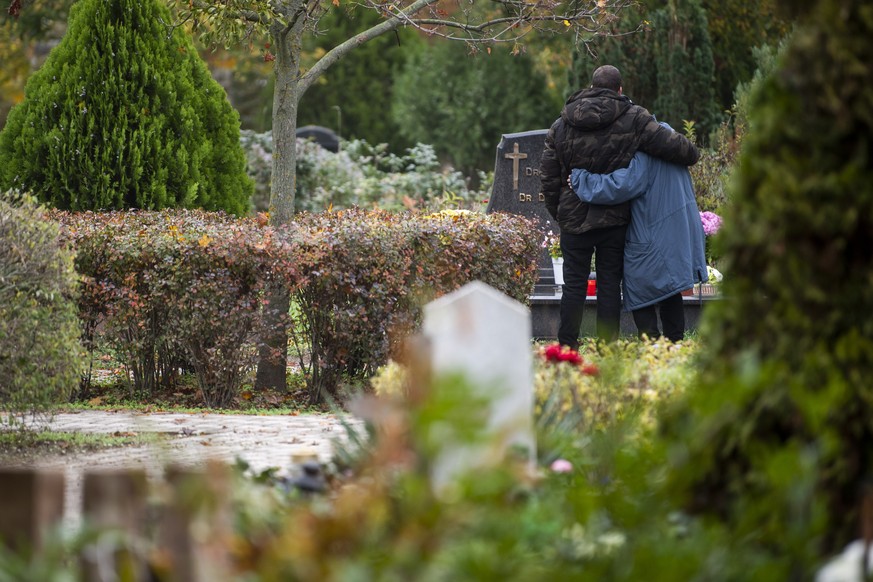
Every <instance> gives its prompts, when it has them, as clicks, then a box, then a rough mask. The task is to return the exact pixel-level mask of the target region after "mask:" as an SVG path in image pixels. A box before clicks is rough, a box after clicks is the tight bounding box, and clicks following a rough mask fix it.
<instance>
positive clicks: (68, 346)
mask: <svg viewBox="0 0 873 582" xmlns="http://www.w3.org/2000/svg"><path fill="white" fill-rule="evenodd" d="M58 230H59V229H58V225H57V224H55V223H54V222H52V221H49V220H46V219H45V218H44V217H43V215H42V211H41V210H40V209H39V208H38V207H37V206H35V204H34V203H33V202H32V201H31V200H30V199H28V198H23V197H18V196H11V195H9V194H3V195H0V409H2V410H3V411H4V412H6V413H8V414H9V416H8V417H7V418H6V420H7V421H8V422H9V423H10V424H11V423H14V422H15V421H16V420H17V419H16V417H17V416H24V415H26V414H33V415H38V414H42V413H46V412H48V411H49V410H50V409H51V406H52V405H53V404H56V403H58V402H60V401H63V400H65V399H66V398H67V397H68V396H69V394H70V392H71V390H72V388H73V387H74V386H75V384H76V379H77V377H78V374H79V369H80V367H81V363H82V350H81V346H80V344H79V341H78V336H79V331H78V327H77V325H76V307H75V300H74V297H75V291H76V276H75V272H74V270H73V257H72V254H71V253H70V252H69V251H67V250H66V249H64V248H62V247H61V246H60V245H59V242H58ZM3 421H4V418H3V417H0V424H2V423H3Z"/></svg>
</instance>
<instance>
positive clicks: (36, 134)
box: [0, 0, 252, 214]
mask: <svg viewBox="0 0 873 582" xmlns="http://www.w3.org/2000/svg"><path fill="white" fill-rule="evenodd" d="M170 22H172V17H171V15H170V12H169V9H168V8H167V7H166V6H165V5H163V4H161V3H160V2H158V1H157V0H142V1H140V0H82V1H81V2H78V3H76V4H75V6H73V8H72V10H71V16H70V24H69V28H68V31H67V34H66V35H65V36H64V38H63V40H62V41H61V43H60V44H59V45H58V46H57V47H56V48H55V49H54V50H52V52H51V54H50V55H49V57H48V60H47V61H46V63H45V64H44V65H43V66H42V67H41V68H40V69H39V71H37V72H36V73H35V74H34V75H33V76H32V77H31V78H30V79H29V80H28V83H27V87H26V97H25V100H24V102H23V103H21V104H20V105H19V106H17V107H15V108H14V109H13V110H12V111H11V112H10V114H9V118H8V120H7V123H6V126H5V127H4V129H3V131H2V133H0V186H2V187H5V188H17V189H22V190H26V191H31V192H33V193H34V194H35V195H36V196H37V197H38V198H39V199H40V200H42V201H44V202H45V203H47V204H49V205H52V206H54V207H57V208H62V209H71V210H108V209H124V208H145V209H161V208H167V207H186V208H194V207H199V208H205V209H207V210H226V211H228V212H232V213H235V214H243V213H246V212H248V210H249V208H248V199H249V195H250V194H251V191H252V184H251V182H250V180H249V178H248V176H247V175H246V173H245V157H244V155H243V151H242V149H241V148H240V145H239V116H238V115H237V113H236V111H234V109H233V108H232V107H231V105H230V103H229V102H228V101H227V98H226V95H225V93H224V90H223V89H222V88H221V86H220V85H219V84H218V83H217V82H216V81H215V80H213V78H212V76H211V75H210V73H209V70H208V68H207V67H206V64H205V63H204V62H203V61H202V60H201V59H200V57H199V56H198V54H197V51H196V49H195V48H194V45H193V43H192V42H191V40H190V39H189V38H188V37H187V36H185V34H184V33H183V29H182V28H172V29H171V28H168V23H170Z"/></svg>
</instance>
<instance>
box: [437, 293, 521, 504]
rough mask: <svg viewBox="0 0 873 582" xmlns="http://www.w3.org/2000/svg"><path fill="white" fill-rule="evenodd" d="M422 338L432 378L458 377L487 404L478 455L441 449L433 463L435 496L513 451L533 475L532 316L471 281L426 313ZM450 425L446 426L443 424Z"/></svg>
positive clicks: (462, 449)
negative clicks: (484, 439) (524, 457)
mask: <svg viewBox="0 0 873 582" xmlns="http://www.w3.org/2000/svg"><path fill="white" fill-rule="evenodd" d="M423 332H424V335H425V337H426V338H427V339H428V342H429V346H430V358H431V368H432V371H433V373H434V375H436V376H439V375H441V374H457V373H460V374H463V376H464V377H465V378H466V379H467V380H468V381H469V382H470V384H471V385H472V387H473V389H474V390H477V391H481V392H480V394H484V395H486V396H488V397H489V398H490V401H491V408H490V410H489V411H488V418H489V421H488V427H487V428H488V431H489V433H490V434H489V438H490V439H491V441H490V442H489V443H488V445H487V446H484V447H478V448H474V447H462V446H456V445H455V444H447V446H446V448H445V449H444V450H443V451H442V452H441V453H440V455H439V456H438V457H437V459H436V461H435V463H434V471H433V475H432V479H433V484H434V486H435V488H436V489H437V491H440V490H444V489H445V487H446V486H447V485H448V484H449V483H450V482H451V480H452V478H453V477H454V476H455V475H458V474H460V473H461V472H463V471H467V470H471V469H475V468H476V467H482V466H487V465H489V464H493V463H498V462H501V461H503V459H504V458H505V454H506V452H507V450H508V449H509V448H510V447H512V446H514V445H518V446H520V448H521V449H522V450H524V451H526V452H527V454H528V459H529V461H530V464H531V468H533V464H534V463H535V456H536V439H535V435H534V427H533V406H534V394H533V367H532V348H531V318H530V310H529V309H528V308H527V307H525V306H524V305H522V304H521V303H519V302H518V301H515V300H514V299H511V298H509V297H507V296H506V295H504V294H503V293H501V292H500V291H497V290H496V289H494V288H492V287H490V286H488V285H486V284H485V283H481V282H479V281H474V282H472V283H469V284H467V285H465V286H464V287H462V288H461V289H458V290H457V291H455V292H454V293H451V294H449V295H446V296H444V297H441V298H439V299H437V300H436V301H433V302H431V303H429V304H428V305H426V306H425V307H424V324H423ZM446 420H447V421H448V422H451V419H446Z"/></svg>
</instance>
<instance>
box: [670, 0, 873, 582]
mask: <svg viewBox="0 0 873 582" xmlns="http://www.w3.org/2000/svg"><path fill="white" fill-rule="evenodd" d="M782 4H783V5H786V4H787V5H788V6H793V7H794V8H795V9H796V10H801V8H797V6H798V5H797V4H790V3H787V2H783V3H782ZM810 4H811V2H806V3H804V5H803V8H802V10H804V11H806V10H809V11H810V14H809V15H808V16H807V18H805V19H804V21H803V23H802V25H801V27H800V28H799V29H798V31H797V32H796V33H795V34H794V35H793V37H792V39H791V41H790V43H789V45H788V46H787V48H786V52H785V54H784V55H783V56H781V58H780V61H779V66H778V68H777V70H776V72H775V73H774V74H773V75H771V76H770V77H768V78H767V79H765V80H764V81H763V83H762V84H761V85H760V87H759V88H758V89H757V90H756V91H755V93H754V94H753V96H752V101H751V113H750V116H749V126H748V132H747V134H746V137H745V139H744V142H743V144H744V145H743V152H742V155H741V162H740V166H739V170H738V174H737V175H736V176H735V181H734V188H733V191H732V204H731V205H730V207H729V208H728V211H727V212H726V215H725V217H724V218H725V221H724V225H725V226H724V227H723V228H722V230H721V231H720V232H719V235H718V236H719V237H720V240H719V239H716V244H717V245H718V246H719V247H720V252H721V255H722V257H723V260H724V261H725V263H724V269H723V270H724V272H725V273H726V276H725V281H724V283H723V299H722V300H721V301H719V302H717V303H714V304H713V305H712V306H711V307H708V308H707V312H706V317H705V321H704V326H703V330H702V332H701V333H702V338H703V343H704V344H705V345H706V351H705V355H704V357H703V361H702V366H703V370H704V371H703V376H702V378H701V385H700V388H699V389H698V390H695V391H694V392H693V393H692V396H691V398H690V400H689V402H687V403H686V404H685V405H683V406H681V407H680V409H679V410H678V411H674V413H673V414H672V415H670V418H669V421H668V422H667V423H666V425H665V428H666V429H667V431H666V432H667V434H668V435H671V437H672V438H673V449H672V454H671V458H672V459H673V460H674V462H675V465H676V467H675V470H674V471H672V482H673V486H674V487H675V488H676V489H675V490H676V491H678V492H680V493H681V494H682V496H683V497H684V501H685V504H686V507H688V508H690V509H692V510H694V511H696V512H700V513H703V514H707V515H709V516H712V515H716V516H718V517H719V518H721V519H722V520H724V521H725V522H726V527H728V528H729V530H730V531H731V535H733V536H736V537H737V538H743V539H747V540H754V542H755V543H756V544H758V545H759V546H761V547H766V548H768V549H769V550H770V551H772V552H773V554H774V555H775V556H778V560H779V561H780V562H781V563H783V564H785V565H786V568H788V571H786V572H783V573H782V575H779V574H776V573H774V575H773V576H772V577H771V578H770V579H780V580H786V579H806V578H808V577H807V576H802V575H800V574H799V573H800V572H809V571H811V568H812V567H813V566H814V565H815V564H816V563H820V561H821V558H822V556H826V555H828V554H830V553H834V552H838V551H841V550H842V549H843V547H844V546H845V545H846V544H847V543H848V542H849V541H851V540H853V539H856V538H859V537H861V536H862V535H866V534H865V533H863V532H865V531H867V528H868V527H869V526H870V515H869V513H867V512H866V510H865V509H863V508H865V507H869V502H870V499H871V487H873V485H871V484H873V385H871V382H870V378H871V377H873V318H871V317H870V313H871V312H873V293H871V291H870V289H871V285H873V159H871V157H873V116H871V111H873V86H871V85H870V82H869V78H870V76H869V71H870V65H869V64H870V62H871V61H873V11H871V10H870V9H869V4H868V3H867V2H866V1H865V0H841V1H831V0H819V1H818V2H815V6H814V7H812V9H810V6H809V5H810ZM865 513H867V514H866V515H865ZM859 567H860V566H859Z"/></svg>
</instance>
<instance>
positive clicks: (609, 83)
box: [591, 65, 621, 93]
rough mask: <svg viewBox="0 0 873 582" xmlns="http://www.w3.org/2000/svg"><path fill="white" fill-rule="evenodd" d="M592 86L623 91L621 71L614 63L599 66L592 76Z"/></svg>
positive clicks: (618, 91)
mask: <svg viewBox="0 0 873 582" xmlns="http://www.w3.org/2000/svg"><path fill="white" fill-rule="evenodd" d="M591 86H592V87H600V88H603V89H611V90H613V91H615V92H616V93H621V73H619V72H618V69H616V68H615V67H613V66H612V65H603V66H602V67H597V69H596V70H595V71H594V74H593V75H592V76H591Z"/></svg>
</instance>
